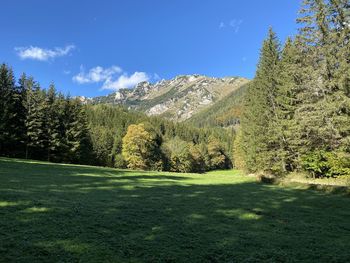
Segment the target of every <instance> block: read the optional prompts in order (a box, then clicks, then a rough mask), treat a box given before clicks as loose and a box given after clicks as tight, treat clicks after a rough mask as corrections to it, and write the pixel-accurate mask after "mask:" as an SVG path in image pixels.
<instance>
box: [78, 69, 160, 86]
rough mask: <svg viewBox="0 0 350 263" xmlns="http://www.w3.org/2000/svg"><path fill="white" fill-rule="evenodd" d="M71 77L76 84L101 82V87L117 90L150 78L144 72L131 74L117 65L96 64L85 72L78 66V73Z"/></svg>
mask: <svg viewBox="0 0 350 263" xmlns="http://www.w3.org/2000/svg"><path fill="white" fill-rule="evenodd" d="M156 77H158V78H159V76H158V75H154V78H156ZM72 79H73V81H74V82H76V83H78V84H88V83H102V87H101V89H109V90H119V89H124V88H132V87H134V86H135V85H136V84H138V83H140V82H143V81H148V80H150V79H151V77H150V76H149V75H148V74H146V73H145V72H135V73H133V74H132V75H128V74H127V73H125V72H123V70H122V69H121V68H120V67H118V66H111V67H109V68H103V67H100V66H97V67H94V68H91V69H90V70H89V71H87V72H86V71H85V69H84V67H83V66H80V72H79V74H77V75H75V76H74V77H73V78H72Z"/></svg>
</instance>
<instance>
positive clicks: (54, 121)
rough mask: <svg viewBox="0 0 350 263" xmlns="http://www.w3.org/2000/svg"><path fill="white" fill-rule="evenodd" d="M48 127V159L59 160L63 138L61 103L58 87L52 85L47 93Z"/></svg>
mask: <svg viewBox="0 0 350 263" xmlns="http://www.w3.org/2000/svg"><path fill="white" fill-rule="evenodd" d="M45 102H46V108H47V111H46V129H47V146H46V148H47V161H50V160H52V159H54V160H57V157H58V155H59V153H58V151H59V149H60V146H61V141H62V140H63V138H62V137H61V136H60V135H61V134H60V116H59V113H60V112H59V103H58V101H57V94H56V89H55V86H54V85H53V84H51V85H50V87H49V90H48V92H47V94H46V101H45Z"/></svg>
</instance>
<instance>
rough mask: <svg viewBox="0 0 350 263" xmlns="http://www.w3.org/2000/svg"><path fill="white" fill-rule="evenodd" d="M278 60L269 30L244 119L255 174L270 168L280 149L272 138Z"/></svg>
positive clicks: (250, 166)
mask: <svg viewBox="0 0 350 263" xmlns="http://www.w3.org/2000/svg"><path fill="white" fill-rule="evenodd" d="M279 59H280V46H279V42H278V40H277V37H276V35H275V33H274V32H273V31H272V29H270V30H269V35H268V38H267V39H266V40H265V41H264V43H263V47H262V49H261V55H260V60H259V64H258V68H257V72H256V76H255V78H254V80H253V81H252V83H250V85H249V86H248V89H247V94H246V96H245V102H244V113H243V116H242V120H241V124H242V133H243V137H244V141H243V144H244V147H243V148H244V149H246V152H245V157H246V165H247V169H248V170H249V171H253V172H254V171H257V170H268V169H270V166H271V161H272V159H273V158H272V156H271V154H273V151H274V150H275V149H276V148H279V144H278V143H276V140H274V141H272V140H271V141H270V138H269V136H270V135H271V133H272V132H271V130H273V129H275V121H276V112H277V105H276V101H275V98H276V92H277V85H278V73H279V67H278V63H279Z"/></svg>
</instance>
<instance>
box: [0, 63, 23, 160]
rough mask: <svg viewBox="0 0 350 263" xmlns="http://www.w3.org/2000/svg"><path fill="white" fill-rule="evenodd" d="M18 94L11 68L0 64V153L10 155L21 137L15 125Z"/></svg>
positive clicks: (14, 150)
mask: <svg viewBox="0 0 350 263" xmlns="http://www.w3.org/2000/svg"><path fill="white" fill-rule="evenodd" d="M18 99H19V94H17V92H16V87H15V78H14V76H13V72H12V69H11V68H9V67H8V66H7V65H5V64H2V65H1V66H0V155H11V154H13V153H14V152H16V151H17V150H18V149H16V148H17V147H18V143H19V140H20V139H21V138H20V136H19V134H18V131H19V129H20V128H21V127H17V124H18V119H17V109H16V106H17V105H18V104H19V103H18Z"/></svg>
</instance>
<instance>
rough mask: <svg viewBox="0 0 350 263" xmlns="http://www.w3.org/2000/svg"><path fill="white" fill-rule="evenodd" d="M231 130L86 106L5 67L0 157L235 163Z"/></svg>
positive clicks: (182, 165) (176, 165)
mask: <svg viewBox="0 0 350 263" xmlns="http://www.w3.org/2000/svg"><path fill="white" fill-rule="evenodd" d="M232 138H233V132H232V131H226V130H223V129H215V128H213V129H199V128H195V127H192V126H190V125H188V124H180V123H173V122H170V121H166V120H163V119H161V118H156V117H148V116H146V115H145V114H142V113H139V112H133V111H128V110H126V109H124V108H122V107H115V106H109V105H83V104H82V103H81V101H80V100H79V99H78V98H71V97H69V96H64V95H63V94H61V93H58V92H57V91H56V89H55V87H54V85H53V84H51V85H50V87H49V88H48V89H47V90H45V89H42V88H41V87H40V85H39V83H37V82H36V81H34V79H33V78H32V77H27V76H26V75H25V74H23V75H22V76H21V77H20V79H19V80H18V82H16V80H15V77H14V74H13V71H12V69H11V68H10V67H9V66H7V65H5V64H3V65H1V66H0V155H1V156H8V157H18V158H28V159H29V158H30V159H38V160H47V161H53V162H64V163H77V164H91V165H101V166H110V167H118V168H126V167H128V168H133V169H155V170H166V171H179V172H204V171H207V170H213V169H226V168H230V167H232V160H231V154H230V153H231V152H232V141H233V139H232Z"/></svg>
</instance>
